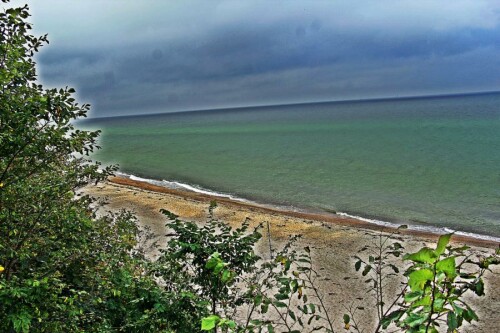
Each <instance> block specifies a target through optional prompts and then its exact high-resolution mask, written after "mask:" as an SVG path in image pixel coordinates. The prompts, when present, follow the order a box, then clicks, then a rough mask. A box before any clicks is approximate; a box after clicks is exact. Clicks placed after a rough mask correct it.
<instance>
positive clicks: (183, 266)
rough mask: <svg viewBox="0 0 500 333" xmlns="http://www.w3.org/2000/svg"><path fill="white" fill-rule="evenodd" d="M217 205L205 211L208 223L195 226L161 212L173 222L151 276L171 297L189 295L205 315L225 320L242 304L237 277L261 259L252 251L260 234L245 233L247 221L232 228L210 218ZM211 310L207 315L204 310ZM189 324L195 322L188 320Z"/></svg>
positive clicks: (254, 232) (251, 269) (239, 277)
mask: <svg viewBox="0 0 500 333" xmlns="http://www.w3.org/2000/svg"><path fill="white" fill-rule="evenodd" d="M215 207H216V204H215V203H211V205H210V207H209V219H208V221H207V222H206V223H205V224H204V225H202V226H198V225H197V224H196V223H193V222H185V221H181V220H179V219H178V218H177V216H176V215H174V214H172V213H171V212H169V211H166V210H163V213H164V214H165V215H166V216H167V217H168V218H169V219H171V221H170V222H169V223H168V224H167V226H168V227H169V228H171V229H172V230H173V233H172V234H171V239H170V241H169V242H168V245H167V247H166V248H165V249H163V250H161V253H162V255H161V257H160V258H159V259H158V261H157V262H156V264H155V266H156V268H155V274H156V275H157V276H159V277H161V278H162V281H163V284H164V285H165V288H166V290H168V291H169V292H173V293H180V292H190V293H191V294H193V295H196V297H197V302H198V303H197V304H199V305H205V306H206V311H200V312H199V313H198V314H197V315H199V318H198V319H199V320H197V321H194V322H198V323H199V322H200V321H201V318H202V316H203V315H204V314H207V313H209V312H210V313H211V314H213V315H223V316H227V315H229V314H232V313H234V311H235V309H236V307H237V306H239V305H241V304H242V303H243V302H244V300H243V299H242V298H241V297H240V296H239V295H238V293H237V292H236V290H237V288H238V287H237V284H238V283H239V282H240V280H241V277H242V276H243V275H245V274H249V273H251V272H252V271H253V270H254V269H255V264H256V262H257V261H258V260H259V257H258V256H256V255H255V253H254V251H253V247H254V245H255V243H256V242H257V241H258V240H259V239H260V237H261V235H260V233H259V232H258V229H259V228H260V227H259V228H257V229H255V230H253V231H252V232H248V224H249V223H248V221H245V222H244V223H243V225H242V227H241V228H237V229H235V230H233V229H232V228H231V227H229V226H228V225H227V224H225V223H223V222H221V221H219V220H217V219H215V218H214V217H213V210H214V209H215ZM207 311H209V312H207ZM192 321H193V320H192Z"/></svg>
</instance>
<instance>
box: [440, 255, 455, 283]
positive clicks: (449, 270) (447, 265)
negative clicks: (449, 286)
mask: <svg viewBox="0 0 500 333" xmlns="http://www.w3.org/2000/svg"><path fill="white" fill-rule="evenodd" d="M436 270H437V271H438V272H443V273H444V274H445V275H446V277H447V278H448V279H449V280H451V281H453V280H454V279H455V277H456V276H457V273H456V266H455V257H448V258H446V259H443V260H440V261H438V262H437V264H436Z"/></svg>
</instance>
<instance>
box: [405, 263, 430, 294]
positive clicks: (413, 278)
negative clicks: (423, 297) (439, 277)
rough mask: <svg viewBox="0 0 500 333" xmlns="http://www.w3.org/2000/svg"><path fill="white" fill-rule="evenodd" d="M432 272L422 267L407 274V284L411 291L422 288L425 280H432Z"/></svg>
mask: <svg viewBox="0 0 500 333" xmlns="http://www.w3.org/2000/svg"><path fill="white" fill-rule="evenodd" d="M433 277H434V274H433V273H432V271H431V270H430V269H427V268H424V269H420V270H418V271H414V272H411V273H410V275H409V276H408V285H409V286H410V288H411V290H412V291H420V290H423V288H424V286H425V284H426V283H427V281H432V279H433Z"/></svg>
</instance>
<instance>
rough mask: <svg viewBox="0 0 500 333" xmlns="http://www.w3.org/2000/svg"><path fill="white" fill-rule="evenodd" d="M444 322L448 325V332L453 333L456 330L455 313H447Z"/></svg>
mask: <svg viewBox="0 0 500 333" xmlns="http://www.w3.org/2000/svg"><path fill="white" fill-rule="evenodd" d="M446 322H447V324H448V332H453V331H454V330H455V329H457V328H458V320H457V315H456V314H455V312H453V311H450V312H448V316H447V318H446Z"/></svg>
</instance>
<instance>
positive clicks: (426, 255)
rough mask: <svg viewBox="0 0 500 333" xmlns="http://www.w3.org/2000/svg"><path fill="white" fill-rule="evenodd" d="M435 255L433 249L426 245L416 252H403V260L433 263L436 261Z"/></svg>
mask: <svg viewBox="0 0 500 333" xmlns="http://www.w3.org/2000/svg"><path fill="white" fill-rule="evenodd" d="M437 257H438V256H437V255H436V253H435V252H434V250H432V249H429V248H428V247H424V248H421V249H420V250H419V251H418V252H416V253H411V254H405V255H404V257H403V260H411V261H414V262H421V263H428V264H433V263H434V262H435V261H436V259H437Z"/></svg>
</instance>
